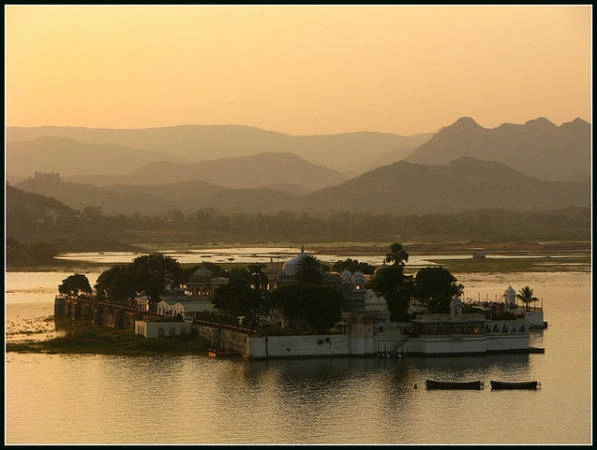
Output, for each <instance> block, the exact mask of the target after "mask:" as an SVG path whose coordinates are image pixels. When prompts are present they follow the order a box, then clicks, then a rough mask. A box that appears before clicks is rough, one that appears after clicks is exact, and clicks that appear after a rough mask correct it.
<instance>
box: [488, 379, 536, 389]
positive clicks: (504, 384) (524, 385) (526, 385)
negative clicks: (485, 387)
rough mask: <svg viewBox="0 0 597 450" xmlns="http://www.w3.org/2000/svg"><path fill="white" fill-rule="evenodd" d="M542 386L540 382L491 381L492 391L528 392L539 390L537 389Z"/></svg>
mask: <svg viewBox="0 0 597 450" xmlns="http://www.w3.org/2000/svg"><path fill="white" fill-rule="evenodd" d="M539 386H541V383H539V382H538V381H495V380H491V389H492V390H500V389H527V390H537V388H538V387H539Z"/></svg>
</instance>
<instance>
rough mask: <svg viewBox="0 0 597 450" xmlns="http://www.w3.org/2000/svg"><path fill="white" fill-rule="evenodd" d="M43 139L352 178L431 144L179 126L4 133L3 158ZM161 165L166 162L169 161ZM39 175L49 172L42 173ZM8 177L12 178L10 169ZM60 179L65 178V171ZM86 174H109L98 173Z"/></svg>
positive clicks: (375, 136) (371, 135) (370, 135)
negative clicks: (319, 168)
mask: <svg viewBox="0 0 597 450" xmlns="http://www.w3.org/2000/svg"><path fill="white" fill-rule="evenodd" d="M47 136H54V137H62V138H69V139H73V140H76V141H79V142H82V143H85V144H95V145H122V146H127V147H131V148H135V149H143V150H146V151H151V152H159V153H167V154H170V155H172V157H173V158H176V160H175V162H179V161H185V162H188V163H196V162H200V161H204V160H213V159H214V158H215V157H216V156H217V157H218V158H238V157H243V156H250V155H254V154H257V153H294V154H296V155H298V156H300V157H302V158H304V159H306V160H307V161H309V162H311V163H313V164H317V165H323V166H325V167H329V168H332V169H335V170H337V171H340V172H346V173H348V174H351V175H354V174H360V173H363V172H365V171H367V170H369V169H371V168H372V166H371V165H370V164H371V163H373V162H376V161H377V160H378V159H380V158H384V157H387V155H388V154H390V153H392V152H399V157H404V156H406V155H407V154H408V152H410V151H412V150H413V149H414V148H416V147H418V146H419V145H420V144H422V143H423V142H425V141H427V140H428V139H429V138H431V136H432V134H418V135H413V136H400V135H396V134H389V133H377V132H356V133H340V134H329V135H313V136H292V135H289V134H284V133H277V132H273V131H267V130H262V129H259V128H255V127H247V126H238V125H181V126H174V127H161V128H146V129H109V128H83V127H55V126H49V127H7V128H6V140H7V143H8V145H7V152H8V153H13V149H16V148H13V146H12V143H14V142H23V141H31V140H34V139H39V138H43V137H47ZM400 150H403V153H400ZM365 155H366V156H365ZM11 157H14V156H11ZM162 159H164V160H167V161H172V159H169V158H162ZM139 166H140V165H139ZM139 166H137V167H139ZM9 168H10V167H9ZM36 170H37V169H36ZM39 170H42V171H50V169H44V168H42V169H39ZM130 170H132V169H130ZM8 172H9V174H12V169H11V170H10V171H8ZM33 172H34V170H30V171H29V172H28V173H26V175H27V176H30V175H31V174H32V173H33ZM61 173H63V174H64V175H66V174H67V173H66V172H65V171H61ZM86 173H96V174H98V173H100V174H101V173H105V174H111V172H108V171H103V170H94V171H93V172H86ZM112 173H123V172H112Z"/></svg>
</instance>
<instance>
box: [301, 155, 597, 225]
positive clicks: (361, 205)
mask: <svg viewBox="0 0 597 450" xmlns="http://www.w3.org/2000/svg"><path fill="white" fill-rule="evenodd" d="M589 204H590V187H589V183H588V182H583V183H572V182H556V181H543V180H537V179H534V178H531V177H528V176H526V175H524V174H522V173H521V172H518V171H516V170H514V169H512V168H510V167H508V166H506V165H504V164H501V163H497V162H492V161H480V160H477V159H474V158H470V157H463V158H459V159H457V160H454V161H452V162H450V163H449V164H448V165H446V166H439V165H434V166H432V165H423V164H413V163H409V162H406V161H399V162H396V163H394V164H391V165H388V166H385V167H380V168H378V169H375V170H372V171H370V172H367V173H366V174H363V175H361V176H359V177H356V178H353V179H351V180H348V181H346V182H344V183H342V184H340V185H338V186H334V187H330V188H325V189H322V190H319V191H316V192H313V193H310V194H308V195H306V196H305V197H304V205H305V206H306V207H307V208H308V209H309V210H311V211H323V210H330V209H333V210H334V211H367V212H375V213H383V212H387V213H390V214H398V215H402V214H435V213H457V212H460V211H465V210H472V209H484V208H492V209H505V210H511V211H520V212H528V211H541V210H550V209H558V208H565V207H568V206H588V205H589Z"/></svg>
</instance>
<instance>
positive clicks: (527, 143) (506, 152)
mask: <svg viewBox="0 0 597 450" xmlns="http://www.w3.org/2000/svg"><path fill="white" fill-rule="evenodd" d="M462 156H471V157H473V158H477V159H481V160H487V161H497V162H501V163H503V164H507V165H509V166H511V167H513V168H515V169H517V170H519V171H520V172H522V173H524V174H526V175H529V176H531V177H535V178H538V179H543V180H558V181H582V180H589V179H590V176H591V125H590V124H589V123H588V122H585V121H584V120H582V119H579V118H577V119H575V120H573V121H572V122H567V123H564V124H562V125H560V126H556V125H554V124H553V123H551V122H550V121H549V120H547V119H545V118H538V119H536V120H530V121H528V122H526V123H525V124H524V125H514V124H509V123H505V124H503V125H500V126H499V127H497V128H492V129H489V128H483V127H481V126H480V125H479V124H477V122H475V121H474V120H473V119H472V118H470V117H462V118H460V119H458V120H457V121H456V122H455V123H453V124H452V125H450V126H448V127H446V128H444V129H442V130H440V131H439V132H438V133H437V134H435V135H434V136H433V137H432V138H431V139H430V140H429V141H428V142H426V143H424V144H422V145H421V146H420V147H418V148H417V149H416V150H415V151H413V152H412V153H411V154H410V155H409V156H407V157H406V158H405V161H407V162H411V163H418V164H433V165H438V164H439V165H442V164H447V163H449V162H450V161H453V160H455V159H457V158H460V157H462Z"/></svg>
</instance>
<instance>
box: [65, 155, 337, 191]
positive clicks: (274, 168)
mask: <svg viewBox="0 0 597 450" xmlns="http://www.w3.org/2000/svg"><path fill="white" fill-rule="evenodd" d="M347 178H348V177H347V176H346V175H344V174H342V173H340V172H338V171H336V170H332V169H328V168H326V167H323V166H318V165H315V164H311V163H309V162H307V161H305V160H304V159H302V158H299V157H298V156H296V155H294V154H292V153H259V154H257V155H251V156H244V157H240V158H223V159H217V160H212V161H203V162H199V163H195V164H178V163H174V162H167V161H159V162H153V163H149V164H147V165H144V166H142V167H140V168H138V169H136V170H134V171H132V172H130V173H128V174H126V175H120V176H118V175H112V176H110V175H94V176H90V175H84V176H69V177H64V179H65V180H70V181H75V182H84V183H90V184H95V185H97V186H108V185H113V184H119V185H159V184H171V183H183V182H187V181H194V180H201V181H205V182H208V183H214V184H218V185H221V186H225V187H229V188H235V189H241V188H258V187H264V186H272V188H273V189H275V186H281V187H280V189H281V190H288V185H292V186H296V187H297V188H295V190H300V187H301V186H302V188H303V190H305V191H311V190H315V189H321V188H323V187H328V186H333V185H336V184H339V183H341V182H343V181H346V179H347ZM282 185H287V186H286V187H282Z"/></svg>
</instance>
